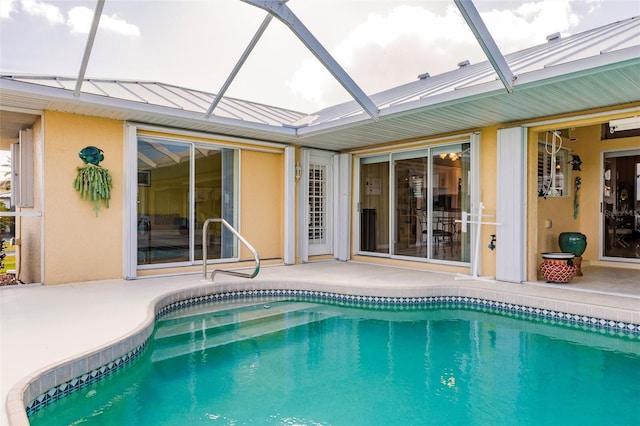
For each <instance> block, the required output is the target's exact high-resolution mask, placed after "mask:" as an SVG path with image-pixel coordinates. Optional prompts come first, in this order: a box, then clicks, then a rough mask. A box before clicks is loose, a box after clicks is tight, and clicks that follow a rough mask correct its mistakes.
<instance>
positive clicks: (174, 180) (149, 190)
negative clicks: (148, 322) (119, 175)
mask: <svg viewBox="0 0 640 426" xmlns="http://www.w3.org/2000/svg"><path fill="white" fill-rule="evenodd" d="M190 158H191V145H190V144H187V143H179V142H167V141H160V140H155V139H153V138H150V137H143V136H140V137H139V138H138V264H139V265H144V264H154V263H174V262H186V261H189V260H190V255H189V254H190V250H189V245H190V240H189V237H190V235H189V217H190V209H189V198H190V194H189V178H190V175H189V173H190V163H191V162H190Z"/></svg>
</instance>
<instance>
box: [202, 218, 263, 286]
mask: <svg viewBox="0 0 640 426" xmlns="http://www.w3.org/2000/svg"><path fill="white" fill-rule="evenodd" d="M211 222H220V223H221V224H223V225H224V226H226V227H227V229H228V230H229V231H231V233H232V234H233V235H235V236H236V238H238V240H240V242H241V243H242V244H244V245H245V246H246V247H247V248H248V249H249V251H250V252H251V253H252V254H253V257H254V258H255V260H256V268H255V269H254V270H253V272H252V273H250V274H247V273H246V272H237V271H230V270H228V269H214V271H213V272H212V273H211V281H213V278H214V277H215V275H216V273H220V274H227V275H232V276H234V277H242V278H254V277H255V276H256V275H258V272H260V256H259V255H258V252H257V251H256V249H254V248H253V246H252V245H251V244H249V242H248V241H247V240H245V239H244V237H243V236H242V235H240V234H239V233H238V231H236V230H235V229H233V227H232V226H231V225H229V222H227V221H226V220H224V219H222V218H209V219H207V220H205V221H204V225H202V278H203V279H204V280H205V281H206V279H207V257H208V251H209V250H208V249H209V244H208V240H209V224H210V223H211Z"/></svg>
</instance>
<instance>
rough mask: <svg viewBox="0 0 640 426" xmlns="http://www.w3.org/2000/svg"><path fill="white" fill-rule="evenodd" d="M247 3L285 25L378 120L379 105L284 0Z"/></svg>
mask: <svg viewBox="0 0 640 426" xmlns="http://www.w3.org/2000/svg"><path fill="white" fill-rule="evenodd" d="M242 1H243V2H245V3H248V4H251V5H253V6H256V7H259V8H261V9H264V10H266V11H267V12H269V13H270V14H272V15H273V16H275V17H276V18H278V19H279V20H280V21H282V22H283V23H284V24H285V25H287V26H288V27H289V29H290V30H291V31H293V33H294V34H295V35H296V36H297V37H298V38H299V39H300V41H302V43H303V44H304V45H305V46H306V47H307V49H309V50H310V51H311V53H313V55H314V56H315V57H316V58H317V59H318V60H319V61H320V62H321V63H322V64H323V65H324V66H325V68H326V69H327V70H328V71H329V72H330V73H331V75H333V77H334V78H335V79H336V80H338V82H339V83H340V84H341V85H342V87H344V88H345V90H346V91H347V92H349V94H350V95H351V96H352V97H353V99H354V100H355V101H356V102H357V103H358V104H359V105H360V106H361V107H362V108H363V109H364V110H365V111H366V112H367V114H369V116H370V117H371V118H373V119H374V121H377V120H378V113H379V111H378V107H377V106H376V104H374V103H373V101H372V100H371V99H370V98H369V96H367V94H366V93H364V91H363V90H362V89H361V88H360V87H359V86H358V85H357V84H356V82H355V81H353V79H352V78H351V77H350V76H349V74H347V72H346V71H345V70H344V69H343V68H342V67H341V66H340V64H338V62H337V61H336V60H335V59H333V57H332V56H331V54H330V53H329V52H328V51H327V50H326V49H325V48H324V46H322V44H321V43H320V42H319V41H318V39H316V38H315V36H314V35H313V34H312V33H311V31H309V30H308V29H307V27H305V26H304V24H303V23H302V22H301V21H300V20H299V19H298V17H297V16H296V15H295V14H294V13H293V11H292V10H291V9H289V7H288V6H286V5H285V4H284V3H285V2H284V1H283V0H242Z"/></svg>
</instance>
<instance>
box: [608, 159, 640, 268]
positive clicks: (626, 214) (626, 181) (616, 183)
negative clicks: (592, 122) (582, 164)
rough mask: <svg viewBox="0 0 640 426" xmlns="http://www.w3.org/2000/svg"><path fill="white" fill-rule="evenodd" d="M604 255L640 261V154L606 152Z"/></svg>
mask: <svg viewBox="0 0 640 426" xmlns="http://www.w3.org/2000/svg"><path fill="white" fill-rule="evenodd" d="M603 178H604V179H603V181H604V184H603V194H602V197H603V226H602V229H603V231H604V236H603V238H602V241H604V250H603V251H604V256H605V257H612V258H626V259H629V260H630V259H634V260H637V261H640V193H639V190H640V151H637V150H634V151H629V152H621V151H617V152H614V153H605V156H604V170H603Z"/></svg>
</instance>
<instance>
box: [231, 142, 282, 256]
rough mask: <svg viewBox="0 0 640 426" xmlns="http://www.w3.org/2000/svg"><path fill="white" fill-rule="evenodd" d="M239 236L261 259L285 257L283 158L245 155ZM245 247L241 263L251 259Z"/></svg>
mask: <svg viewBox="0 0 640 426" xmlns="http://www.w3.org/2000/svg"><path fill="white" fill-rule="evenodd" d="M240 170H241V177H240V182H241V185H242V189H241V190H240V191H241V193H240V212H241V217H240V227H241V231H240V233H241V234H242V236H243V237H244V238H246V239H247V241H248V242H249V243H250V244H251V245H252V246H254V248H255V249H256V250H257V251H258V253H259V254H260V257H261V258H264V259H270V258H282V257H283V256H284V239H283V238H284V155H283V154H274V153H266V152H257V151H242V154H241V166H240ZM252 258H253V256H252V255H251V253H250V252H249V251H248V250H247V249H246V248H245V247H244V246H243V248H242V251H241V259H252Z"/></svg>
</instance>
